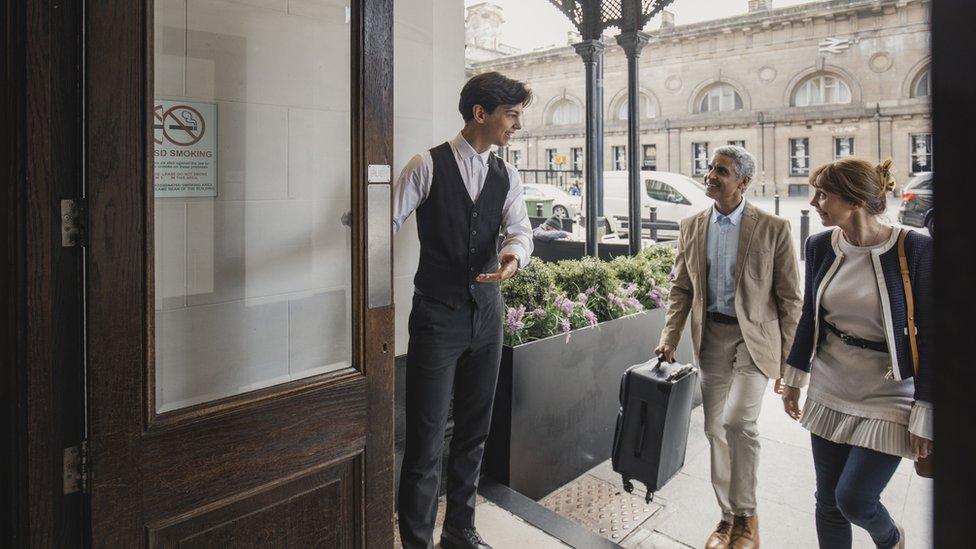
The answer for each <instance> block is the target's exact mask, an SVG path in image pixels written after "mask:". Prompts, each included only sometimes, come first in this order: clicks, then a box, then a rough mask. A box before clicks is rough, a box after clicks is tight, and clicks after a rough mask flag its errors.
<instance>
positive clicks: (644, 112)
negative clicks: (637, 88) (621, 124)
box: [617, 93, 657, 120]
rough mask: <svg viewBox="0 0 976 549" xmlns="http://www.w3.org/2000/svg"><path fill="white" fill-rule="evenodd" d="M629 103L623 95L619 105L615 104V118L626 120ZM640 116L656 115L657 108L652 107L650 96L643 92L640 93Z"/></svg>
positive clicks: (650, 116) (649, 116)
mask: <svg viewBox="0 0 976 549" xmlns="http://www.w3.org/2000/svg"><path fill="white" fill-rule="evenodd" d="M629 105H630V101H628V100H627V98H626V97H625V98H624V99H623V100H622V101H621V102H620V105H618V106H617V120H627V109H628V106H629ZM638 108H639V109H640V111H639V113H640V118H642V119H643V118H654V117H655V116H657V110H656V109H655V108H654V103H652V102H651V98H650V97H648V96H647V95H644V94H643V93H642V94H640V105H639V106H638Z"/></svg>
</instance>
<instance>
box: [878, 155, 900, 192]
mask: <svg viewBox="0 0 976 549" xmlns="http://www.w3.org/2000/svg"><path fill="white" fill-rule="evenodd" d="M874 171H876V172H878V180H879V181H880V182H881V188H880V189H879V190H880V191H881V194H882V195H883V194H885V193H890V192H891V191H893V190H894V189H895V177H894V176H893V175H892V171H891V159H890V158H889V159H887V160H885V161H884V162H882V163H880V164H878V165H877V166H875V167H874Z"/></svg>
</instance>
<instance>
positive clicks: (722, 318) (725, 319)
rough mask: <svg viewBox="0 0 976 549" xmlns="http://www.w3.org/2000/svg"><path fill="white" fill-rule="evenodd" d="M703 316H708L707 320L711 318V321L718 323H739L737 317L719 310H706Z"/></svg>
mask: <svg viewBox="0 0 976 549" xmlns="http://www.w3.org/2000/svg"><path fill="white" fill-rule="evenodd" d="M705 316H707V317H708V320H711V321H712V322H718V323H719V324H738V323H739V319H738V318H735V317H734V316H729V315H723V314H722V313H719V312H716V311H711V312H708V313H706V314H705Z"/></svg>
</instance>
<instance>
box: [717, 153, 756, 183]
mask: <svg viewBox="0 0 976 549" xmlns="http://www.w3.org/2000/svg"><path fill="white" fill-rule="evenodd" d="M718 155H722V156H724V157H726V158H729V159H731V160H732V162H733V163H734V164H735V174H736V175H737V176H739V177H748V178H749V182H750V183H752V178H753V176H755V175H756V157H755V156H752V153H751V152H749V151H747V150H745V149H744V148H742V147H740V146H738V145H724V146H721V147H719V148H717V149H715V152H714V153H713V154H712V156H713V157H714V156H718Z"/></svg>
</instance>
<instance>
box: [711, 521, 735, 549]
mask: <svg viewBox="0 0 976 549" xmlns="http://www.w3.org/2000/svg"><path fill="white" fill-rule="evenodd" d="M731 536H732V523H731V522H729V521H727V520H723V521H721V522H719V523H718V526H716V527H715V531H714V532H712V535H710V536H708V541H706V542H705V549H728V548H729V540H730V539H731Z"/></svg>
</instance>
